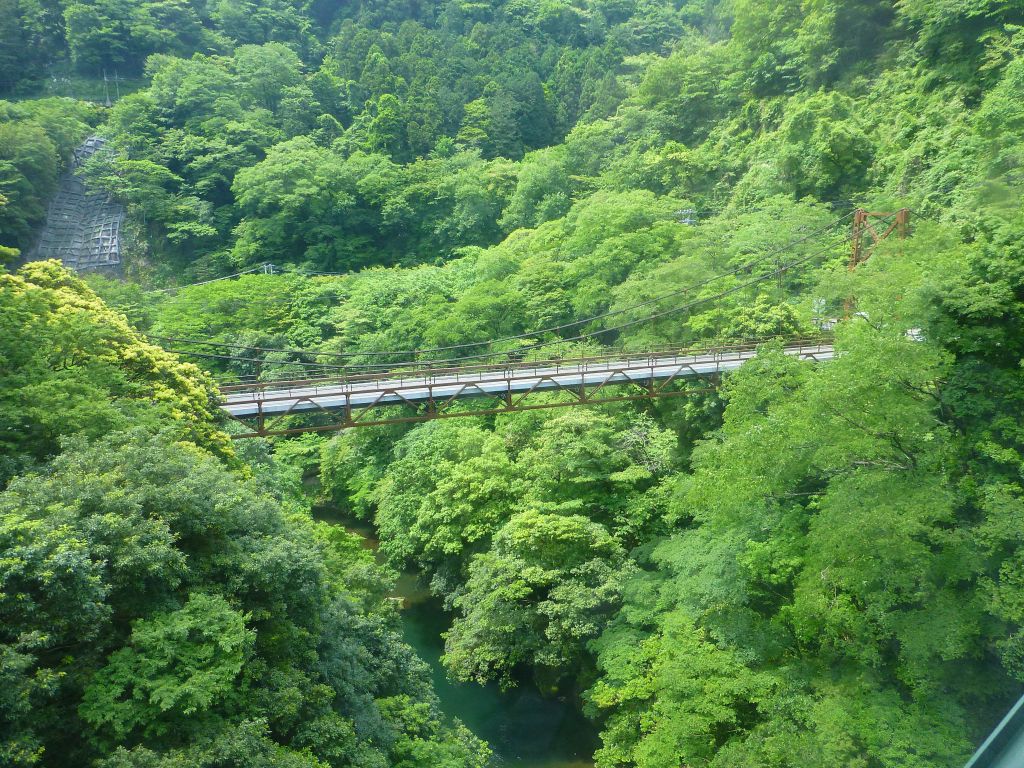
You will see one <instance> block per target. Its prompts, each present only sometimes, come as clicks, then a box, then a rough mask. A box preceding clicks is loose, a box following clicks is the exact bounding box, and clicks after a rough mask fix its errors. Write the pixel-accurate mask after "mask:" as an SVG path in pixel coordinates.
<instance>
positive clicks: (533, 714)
mask: <svg viewBox="0 0 1024 768" xmlns="http://www.w3.org/2000/svg"><path fill="white" fill-rule="evenodd" d="M402 628H403V634H404V636H405V640H406V642H407V643H409V645H411V646H412V647H413V648H414V649H415V650H416V653H417V654H419V656H420V658H422V659H423V660H424V661H425V662H427V664H429V665H430V672H431V677H432V678H433V681H434V690H435V691H437V695H438V697H439V698H440V699H441V706H442V708H443V709H444V711H445V712H446V713H447V714H449V715H451V716H453V717H457V718H459V719H460V720H461V721H462V722H463V723H465V724H466V726H467V727H468V728H469V729H470V730H471V731H473V733H475V734H476V735H477V736H479V737H480V738H481V739H483V740H484V741H486V742H487V743H488V744H490V746H491V749H492V750H493V751H494V758H495V759H494V762H495V764H496V765H500V766H515V767H516V768H588V767H589V766H592V765H593V762H592V761H591V759H590V757H591V755H593V753H594V749H595V748H596V747H597V737H596V734H595V731H594V728H593V726H592V725H591V724H590V722H589V721H588V720H586V719H585V718H584V717H583V715H582V714H581V713H580V712H579V711H578V710H577V709H576V708H575V706H574V705H573V703H572V702H571V701H563V700H559V699H545V698H543V697H542V696H541V695H540V693H539V692H538V691H537V689H536V688H535V687H533V686H532V685H528V684H524V683H520V685H519V686H518V687H516V688H513V689H511V690H508V691H502V690H501V689H500V688H499V687H498V686H497V685H496V684H494V683H490V684H488V685H485V686H481V685H476V684H474V683H453V682H452V681H450V680H449V679H448V678H447V676H446V675H445V672H444V669H443V667H442V666H441V662H440V656H441V652H442V650H443V642H442V640H441V632H443V631H444V630H446V629H447V628H448V616H447V615H446V614H445V613H444V611H442V610H441V606H440V603H439V602H438V601H437V600H434V599H428V600H419V601H418V602H413V603H412V604H410V605H408V606H407V607H406V608H404V609H403V610H402Z"/></svg>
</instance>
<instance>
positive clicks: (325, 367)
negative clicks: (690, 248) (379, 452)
mask: <svg viewBox="0 0 1024 768" xmlns="http://www.w3.org/2000/svg"><path fill="white" fill-rule="evenodd" d="M842 239H845V236H844V237H843V238H842ZM839 242H841V240H840V238H833V239H832V240H831V241H829V243H827V244H826V245H825V246H824V247H823V248H820V249H818V250H816V251H814V252H812V253H810V254H807V255H805V256H802V257H800V258H798V259H795V260H793V261H791V262H788V263H786V264H781V265H779V266H778V267H777V268H776V269H774V270H772V271H771V272H767V273H765V274H764V275H759V276H757V277H755V278H753V279H751V280H748V281H746V282H743V283H739V284H738V285H735V286H732V287H731V288H728V289H726V290H724V291H720V292H719V293H717V294H714V295H712V296H705V297H702V298H699V299H694V300H693V301H689V302H686V303H684V304H681V305H677V306H675V307H670V308H668V309H665V310H662V311H660V312H656V313H653V314H650V315H646V316H644V317H640V318H635V319H633V320H630V321H628V322H626V323H621V324H619V325H616V326H611V327H609V328H602V329H600V330H596V331H590V332H588V333H584V334H580V335H577V336H574V337H570V338H562V339H556V340H552V341H547V342H540V343H537V344H532V345H529V346H526V347H519V348H517V349H515V350H511V351H514V352H516V353H517V354H523V353H526V352H531V351H534V350H538V349H544V348H548V347H552V346H556V345H560V344H569V343H573V342H580V341H586V340H589V339H594V338H597V337H600V336H602V335H604V334H608V333H615V332H619V331H622V330H625V329H627V328H631V327H634V326H636V325H640V324H643V323H647V322H651V321H653V320H659V319H661V318H664V317H668V316H670V315H674V314H677V313H679V312H684V311H686V310H689V309H693V308H695V307H698V306H701V305H704V304H708V303H711V302H715V301H718V300H720V299H722V298H725V297H726V296H730V295H732V294H734V293H737V292H739V291H741V290H743V289H744V288H749V287H750V286H752V285H757V284H758V283H762V282H765V281H767V280H771V279H774V278H776V277H778V276H780V275H783V274H785V273H786V272H788V271H790V270H792V269H794V268H795V267H799V266H801V265H803V264H806V263H808V262H809V261H811V260H813V259H815V258H817V257H818V256H821V255H822V254H824V253H826V252H827V251H829V250H831V249H832V248H834V247H835V246H836V245H838V243H839ZM176 352H177V353H178V354H183V355H194V356H197V357H207V358H215V359H228V360H237V361H243V362H250V363H262V364H266V365H300V366H305V367H306V368H307V369H312V370H320V371H325V372H326V371H331V370H339V369H340V370H345V371H348V372H354V371H363V372H372V371H374V370H377V371H381V370H400V369H401V368H404V367H411V366H429V365H435V364H436V365H444V366H447V367H451V366H453V364H456V363H463V362H468V361H474V360H486V359H488V358H493V357H496V356H500V355H506V354H508V353H509V351H503V352H489V353H481V354H476V355H465V356H462V357H457V358H449V359H439V360H413V361H408V362H405V363H396V364H392V365H390V366H383V365H379V364H377V365H351V366H343V365H331V364H326V363H301V362H298V361H291V362H283V361H282V362H280V363H279V362H275V361H266V360H263V359H260V358H245V357H236V356H229V355H215V354H208V353H198V352H187V351H177V350H176ZM309 354H311V355H312V354H315V353H309Z"/></svg>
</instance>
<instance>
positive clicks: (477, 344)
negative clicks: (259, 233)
mask: <svg viewBox="0 0 1024 768" xmlns="http://www.w3.org/2000/svg"><path fill="white" fill-rule="evenodd" d="M852 215H853V214H852V213H849V214H846V215H845V216H841V217H839V218H838V219H835V220H834V221H831V222H829V223H828V224H826V225H825V226H823V227H819V228H818V229H816V230H814V231H812V232H810V233H808V234H807V235H805V236H803V237H801V238H799V239H797V240H793V241H791V242H789V243H787V244H786V245H784V246H781V247H779V248H776V249H775V250H772V251H769V252H768V253H765V254H762V255H761V256H758V257H757V258H754V259H751V260H750V261H747V262H745V263H744V264H740V265H739V266H737V267H735V268H733V269H731V270H729V271H728V272H723V273H720V274H717V275H714V276H713V277H709V278H707V279H705V280H702V281H700V282H698V283H694V284H692V285H688V286H685V287H684V288H678V289H675V290H673V291H669V292H668V293H664V294H662V295H660V296H656V297H654V298H652V299H648V300H647V301H644V302H641V303H640V304H634V305H632V306H629V307H623V308H621V309H616V310H611V311H608V312H602V313H601V314H597V315H593V316H590V317H585V318H582V319H580V320H574V321H572V322H568V323H562V324H561V325H555V326H551V327H548V328H542V329H539V330H534V331H529V332H525V333H518V334H514V335H511V336H503V337H499V338H497V339H488V340H485V341H474V342H465V343H462V344H451V345H448V346H443V347H423V348H420V349H413V350H394V351H367V352H328V351H315V350H309V349H294V348H273V347H254V346H244V345H238V344H231V343H227V342H213V341H203V340H200V339H185V338H180V337H174V336H158V335H153V336H152V337H151V338H154V339H159V340H161V341H168V342H174V343H177V344H194V345H196V346H208V347H230V348H233V349H246V350H249V351H252V352H284V353H291V354H306V355H311V356H318V357H333V358H342V359H349V358H353V357H389V356H399V355H410V356H412V355H420V354H423V353H434V352H451V351H454V350H459V349H470V348H472V347H480V346H485V345H491V346H493V345H495V344H500V343H504V342H511V341H520V340H522V339H529V338H533V337H535V336H540V335H543V334H547V333H557V332H559V331H564V330H567V329H569V328H575V327H577V326H580V325H586V324H587V323H592V322H594V321H597V320H604V319H607V318H609V317H617V316H618V315H622V314H625V313H627V312H633V311H635V310H637V309H643V308H645V307H649V306H652V305H654V304H660V303H661V302H663V301H665V300H666V299H670V298H675V297H676V296H681V295H685V294H687V293H692V292H693V291H695V290H698V289H700V288H703V287H705V286H707V285H710V284H711V283H714V282H717V281H718V280H722V279H724V278H726V277H732V276H733V275H736V274H739V273H741V272H744V271H746V270H748V269H751V268H752V267H754V266H756V265H758V264H760V263H762V262H764V261H767V260H769V259H772V258H773V257H775V256H778V255H780V254H782V253H785V252H786V251H787V250H790V249H792V248H794V247H796V246H797V245H801V244H802V243H805V242H807V241H808V240H810V239H812V238H814V237H817V236H818V235H820V234H822V233H823V232H826V231H828V230H829V229H832V228H833V227H835V226H837V225H839V224H841V223H842V222H843V221H845V220H846V219H848V218H850V217H851V216H852Z"/></svg>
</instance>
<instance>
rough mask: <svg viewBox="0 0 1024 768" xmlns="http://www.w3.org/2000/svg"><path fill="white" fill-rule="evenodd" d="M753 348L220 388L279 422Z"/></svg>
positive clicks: (691, 371)
mask: <svg viewBox="0 0 1024 768" xmlns="http://www.w3.org/2000/svg"><path fill="white" fill-rule="evenodd" d="M784 351H785V352H786V354H788V355H792V356H793V357H797V358H800V359H803V360H816V361H824V360H829V359H831V358H832V357H833V356H834V354H835V353H834V351H833V348H832V345H831V343H830V342H817V341H812V342H802V343H798V344H790V345H787V346H786V347H784ZM756 354H757V349H756V347H754V346H751V345H746V346H737V347H725V348H722V349H717V350H711V351H696V352H694V351H692V350H680V351H678V352H658V353H643V354H633V355H623V356H621V357H619V358H615V357H614V356H606V357H604V358H591V359H581V360H567V361H544V362H536V363H534V362H528V363H514V364H513V363H510V364H507V365H504V366H479V365H478V366H467V367H465V368H461V369H460V368H451V369H444V370H426V371H424V370H413V371H409V372H396V373H384V374H380V375H379V376H373V377H370V376H360V377H353V378H351V379H341V380H339V379H335V380H333V381H328V380H325V381H322V382H317V383H315V384H306V383H296V384H292V385H287V386H286V385H281V384H274V383H272V382H265V383H263V384H261V385H258V386H250V387H244V386H242V385H234V386H227V387H224V388H223V401H222V403H221V408H223V409H224V410H225V411H227V413H228V414H230V415H231V416H232V417H234V418H239V419H244V418H257V417H267V416H281V415H286V414H293V413H303V412H310V411H333V410H345V411H347V412H349V413H351V411H352V410H353V409H366V408H373V407H377V406H383V405H396V404H403V403H404V404H407V405H417V404H421V403H429V404H433V405H436V404H438V403H442V402H445V403H450V402H452V401H453V400H456V399H463V398H467V397H481V396H490V397H501V398H505V399H506V400H508V401H510V398H512V397H513V396H515V395H520V396H522V395H524V394H529V393H532V392H538V391H544V390H552V389H561V390H575V389H582V388H586V387H589V388H592V389H593V388H595V387H596V388H602V387H604V386H606V385H618V384H629V383H635V384H641V385H650V384H652V383H654V382H666V381H669V382H670V381H674V380H677V379H687V378H700V377H710V376H715V375H718V374H720V373H724V372H727V371H733V370H736V369H737V368H739V367H740V366H741V365H743V364H744V363H746V362H747V361H748V360H750V359H752V358H753V357H755V356H756Z"/></svg>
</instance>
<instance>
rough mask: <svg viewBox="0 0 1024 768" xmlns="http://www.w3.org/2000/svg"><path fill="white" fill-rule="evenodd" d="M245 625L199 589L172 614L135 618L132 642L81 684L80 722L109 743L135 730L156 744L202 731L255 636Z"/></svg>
mask: <svg viewBox="0 0 1024 768" xmlns="http://www.w3.org/2000/svg"><path fill="white" fill-rule="evenodd" d="M250 618H251V617H250ZM245 623H246V617H244V616H241V615H240V614H239V613H238V612H237V611H234V610H232V608H231V606H230V605H229V604H228V603H227V601H225V600H224V598H222V597H216V596H210V595H204V594H202V593H198V592H193V593H192V594H191V595H190V596H189V598H188V600H187V602H186V603H185V605H184V606H183V607H182V608H181V609H179V610H177V611H174V612H171V613H159V614H154V615H153V616H152V617H150V618H147V619H139V620H138V621H136V622H135V623H134V625H133V626H132V634H131V638H130V639H129V644H128V645H127V646H126V647H124V648H122V649H121V650H119V651H115V652H114V653H112V654H111V655H110V657H109V659H108V661H107V665H106V666H105V667H103V668H102V669H101V670H99V672H97V673H96V675H95V676H94V677H93V679H92V680H91V681H90V682H89V683H88V685H87V686H86V688H85V692H84V694H83V698H82V706H81V707H80V713H81V715H82V717H83V718H84V719H85V720H86V722H88V723H89V724H90V725H91V726H92V727H94V728H96V729H97V730H98V731H100V732H104V731H106V732H109V733H110V735H111V737H112V738H113V740H114V743H117V742H120V741H124V740H125V738H126V737H127V736H128V735H129V734H131V733H132V732H133V731H134V730H136V729H140V730H141V731H142V734H143V735H144V736H145V737H149V738H151V739H155V740H159V739H162V738H167V737H169V736H172V735H173V734H175V731H179V730H180V729H182V728H184V729H185V730H186V731H189V730H192V729H198V728H201V727H202V725H203V723H204V720H206V719H207V713H208V712H210V710H213V709H220V708H222V707H223V704H224V703H225V701H230V700H231V698H235V697H233V696H232V693H234V692H235V685H236V679H237V678H238V675H239V673H240V672H241V671H242V665H243V664H244V663H245V661H246V657H247V656H249V655H250V653H251V652H252V645H253V639H254V637H253V634H254V633H253V632H251V631H249V630H246V628H245ZM238 693H240V692H238ZM236 696H237V693H236ZM231 703H232V704H234V705H235V706H237V703H236V702H231Z"/></svg>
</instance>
